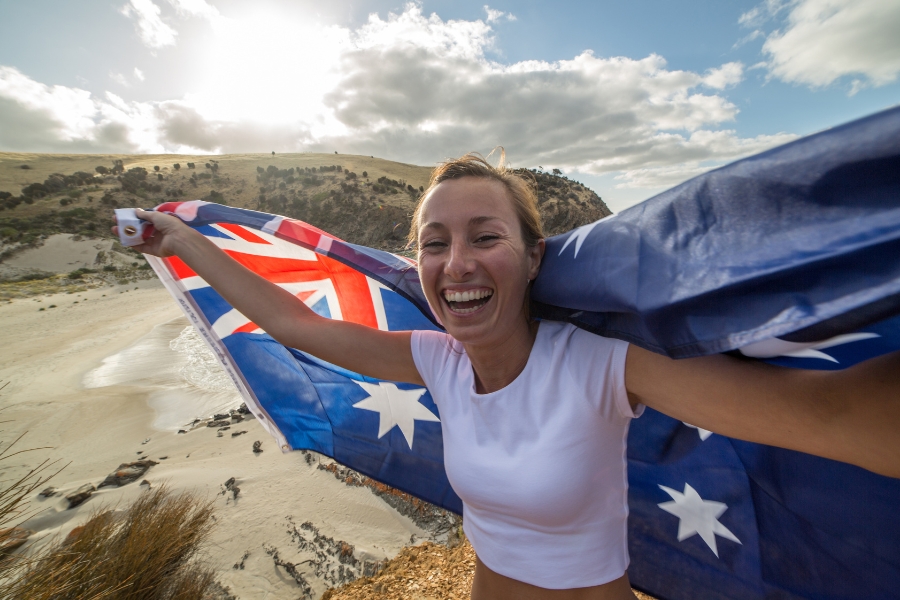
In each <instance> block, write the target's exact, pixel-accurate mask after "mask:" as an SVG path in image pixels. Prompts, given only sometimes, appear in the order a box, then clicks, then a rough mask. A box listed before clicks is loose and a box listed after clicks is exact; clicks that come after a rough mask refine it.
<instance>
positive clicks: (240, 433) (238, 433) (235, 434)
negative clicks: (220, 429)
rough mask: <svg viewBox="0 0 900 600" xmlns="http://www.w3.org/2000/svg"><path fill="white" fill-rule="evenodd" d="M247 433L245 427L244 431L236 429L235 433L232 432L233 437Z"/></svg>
mask: <svg viewBox="0 0 900 600" xmlns="http://www.w3.org/2000/svg"><path fill="white" fill-rule="evenodd" d="M245 433H247V430H246V429H244V430H242V431H235V432H234V433H232V434H231V437H237V436H239V435H244V434H245Z"/></svg>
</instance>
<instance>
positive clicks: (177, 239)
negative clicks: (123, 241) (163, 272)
mask: <svg viewBox="0 0 900 600" xmlns="http://www.w3.org/2000/svg"><path fill="white" fill-rule="evenodd" d="M135 213H136V214H137V216H138V218H139V219H141V220H144V221H148V222H149V223H151V224H152V225H153V232H152V234H151V236H150V237H149V238H148V239H147V240H146V241H145V242H144V243H143V244H140V245H138V246H132V247H133V248H134V249H135V250H137V251H138V252H143V253H144V254H150V255H152V256H159V257H160V258H165V257H167V256H175V255H176V254H178V252H179V249H180V247H181V246H182V245H183V244H184V242H185V241H186V240H187V238H190V237H191V236H197V235H200V234H198V233H197V232H196V231H194V230H193V229H191V228H190V227H188V226H187V225H185V224H184V222H183V221H182V220H181V219H179V218H178V217H175V216H173V215H170V214H166V213H161V212H155V211H149V210H143V209H140V208H138V209H135ZM112 231H113V233H114V234H116V235H119V227H118V225H116V226H114V227H113V228H112Z"/></svg>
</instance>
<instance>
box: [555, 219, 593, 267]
mask: <svg viewBox="0 0 900 600" xmlns="http://www.w3.org/2000/svg"><path fill="white" fill-rule="evenodd" d="M599 222H600V221H594V222H593V223H589V224H587V225H582V226H581V227H579V228H578V229H576V230H575V231H573V232H572V235H570V236H569V238H568V239H567V240H566V243H565V244H563V247H562V248H560V249H559V256H562V253H563V251H564V250H565V249H566V248H567V247H568V246H569V244H571V243H572V240H575V256H573V257H572V258H578V251H579V250H581V245H582V244H583V243H584V239H585V238H586V237H587V236H588V234H590V233H591V231H593V229H594V227H596V226H597V223H599Z"/></svg>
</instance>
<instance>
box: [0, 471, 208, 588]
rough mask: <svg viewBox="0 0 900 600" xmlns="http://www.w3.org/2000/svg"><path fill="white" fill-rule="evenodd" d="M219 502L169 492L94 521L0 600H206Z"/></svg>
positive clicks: (26, 571) (11, 584) (11, 582)
mask: <svg viewBox="0 0 900 600" xmlns="http://www.w3.org/2000/svg"><path fill="white" fill-rule="evenodd" d="M212 512H213V507H212V502H211V501H210V502H205V501H202V500H199V499H198V498H197V497H196V496H194V495H193V494H190V493H181V494H174V493H172V492H171V491H170V490H168V489H167V488H166V487H165V486H160V487H159V488H156V489H155V490H152V491H147V492H145V493H144V494H143V495H142V496H141V497H140V498H139V499H138V500H137V501H135V502H134V503H133V504H132V505H131V506H130V507H129V508H128V509H127V510H126V511H124V513H117V512H114V511H112V510H104V511H102V512H98V513H96V514H94V515H93V516H92V517H91V519H90V520H89V521H88V522H87V523H86V524H85V525H83V526H82V527H79V528H76V529H75V530H73V531H72V533H71V534H70V535H69V537H68V538H66V539H65V540H63V541H60V542H57V543H55V544H54V545H52V546H51V547H49V548H47V549H45V550H43V551H42V552H41V553H40V554H39V555H38V556H36V557H34V558H32V559H30V560H29V561H28V563H27V565H25V566H24V568H21V569H19V570H18V572H16V573H15V574H14V576H13V577H11V578H9V579H8V580H7V581H6V582H4V583H3V584H2V585H0V598H2V599H4V600H5V599H7V598H9V599H13V598H29V599H33V600H45V599H46V600H50V599H51V598H52V599H54V600H69V599H72V600H75V599H79V600H80V599H100V598H115V599H116V600H120V599H121V600H139V599H140V600H144V599H147V600H150V599H154V600H156V599H160V600H161V599H172V600H174V599H176V598H177V599H179V600H182V599H183V600H201V599H202V598H205V597H208V596H209V595H210V594H211V593H212V591H213V589H214V587H215V577H214V573H213V571H212V570H210V569H209V568H206V567H204V566H203V565H202V564H200V561H199V557H198V553H199V552H200V549H201V546H202V544H203V542H204V541H205V540H206V539H207V537H208V535H209V533H210V530H211V527H212V519H211V517H212Z"/></svg>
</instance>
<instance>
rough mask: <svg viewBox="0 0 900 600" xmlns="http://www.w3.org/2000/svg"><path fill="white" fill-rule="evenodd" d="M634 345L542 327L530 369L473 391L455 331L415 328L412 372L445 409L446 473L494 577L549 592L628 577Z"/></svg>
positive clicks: (475, 544)
mask: <svg viewBox="0 0 900 600" xmlns="http://www.w3.org/2000/svg"><path fill="white" fill-rule="evenodd" d="M627 348H628V344H627V343H626V342H622V341H619V340H614V339H609V338H603V337H600V336H597V335H594V334H591V333H587V332H585V331H582V330H580V329H578V328H576V327H574V326H572V325H568V324H564V323H559V322H554V321H542V322H541V323H540V327H539V329H538V334H537V339H536V341H535V344H534V347H533V348H532V350H531V355H530V356H529V358H528V363H527V364H526V366H525V369H524V370H523V371H522V373H520V374H519V376H518V377H517V378H516V379H515V380H514V381H513V382H512V383H510V384H509V385H508V386H506V387H505V388H503V389H501V390H498V391H496V392H492V393H490V394H478V393H476V392H475V378H474V374H473V371H472V363H471V362H469V358H468V356H467V355H466V352H465V350H464V349H463V347H462V345H461V344H460V343H459V342H457V341H456V340H454V339H453V338H452V337H450V336H449V335H447V334H444V333H439V332H435V331H415V332H413V335H412V354H413V359H414V360H415V363H416V367H417V368H418V370H419V373H420V374H421V376H422V379H423V380H424V381H425V384H426V385H427V386H428V389H429V390H430V391H431V395H432V397H433V398H434V401H435V403H436V404H437V407H438V410H439V411H440V419H441V428H442V432H443V437H444V464H445V468H446V470H447V476H448V478H449V479H450V484H451V485H452V486H453V489H454V490H455V491H456V493H457V494H458V495H459V497H460V498H462V501H463V529H464V531H465V533H466V536H467V537H468V538H469V541H470V542H471V543H472V546H473V547H474V548H475V552H476V553H477V554H478V557H479V558H480V559H481V560H482V562H484V564H485V565H486V566H487V567H488V568H490V569H491V570H493V571H494V572H496V573H500V574H501V575H505V576H507V577H511V578H513V579H516V580H518V581H523V582H525V583H529V584H531V585H536V586H539V587H543V588H551V589H568V588H577V587H587V586H593V585H600V584H603V583H608V582H610V581H613V580H615V579H617V578H619V577H621V576H622V575H623V574H624V573H625V570H626V569H627V568H628V537H627V518H628V493H627V492H628V479H627V474H626V462H625V461H626V458H625V444H626V436H627V435H628V425H629V423H630V420H631V418H633V417H635V416H638V415H639V414H640V410H639V411H638V413H637V414H635V413H634V412H632V410H631V407H630V406H629V403H628V397H627V395H626V392H625V354H626V351H627Z"/></svg>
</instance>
